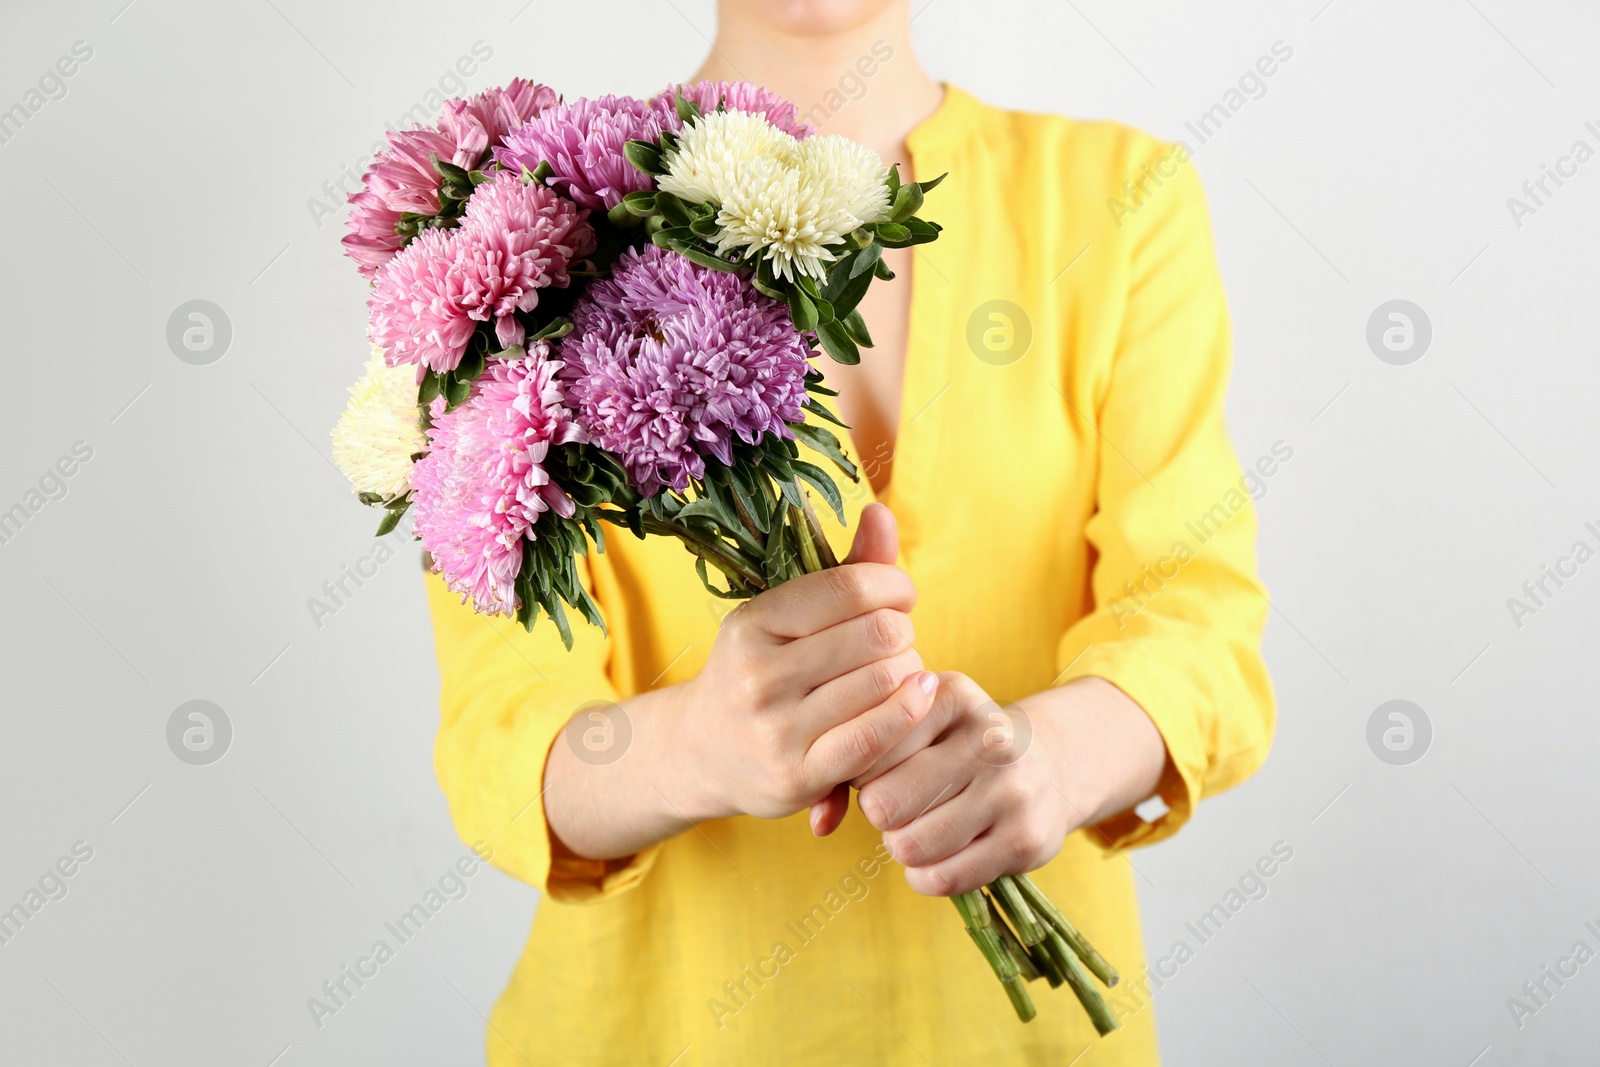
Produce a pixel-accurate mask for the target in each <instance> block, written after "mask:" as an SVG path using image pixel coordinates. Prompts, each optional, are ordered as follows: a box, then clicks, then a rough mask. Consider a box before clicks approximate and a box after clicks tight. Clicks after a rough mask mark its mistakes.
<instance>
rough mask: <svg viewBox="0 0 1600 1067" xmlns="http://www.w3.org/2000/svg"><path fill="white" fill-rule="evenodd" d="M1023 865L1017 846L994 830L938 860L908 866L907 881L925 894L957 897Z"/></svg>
mask: <svg viewBox="0 0 1600 1067" xmlns="http://www.w3.org/2000/svg"><path fill="white" fill-rule="evenodd" d="M891 851H892V850H891ZM895 858H896V859H898V858H899V857H898V856H896V857H895ZM1023 869H1024V866H1023V865H1022V863H1021V861H1020V859H1019V858H1018V855H1017V850H1016V846H1015V845H1014V844H1012V843H1011V842H1010V841H1009V840H1008V839H1007V838H1005V837H1004V836H1003V835H1001V834H999V833H997V832H995V831H993V830H991V831H989V832H988V833H985V834H983V835H982V836H980V837H978V838H976V839H974V840H973V841H972V842H971V843H969V844H968V845H967V846H966V847H965V848H963V849H961V850H960V851H958V852H956V853H954V854H953V855H951V856H948V857H946V858H945V859H942V860H940V861H938V862H936V863H933V864H929V865H927V866H924V867H907V868H906V884H908V885H909V886H911V888H912V889H914V890H916V891H917V892H918V893H921V894H923V895H924V896H930V897H953V896H957V895H959V894H961V893H970V892H972V891H973V890H974V889H978V888H981V887H982V886H986V885H988V884H989V883H990V882H992V881H994V880H995V879H996V878H998V877H1000V876H1001V875H1002V874H1016V873H1018V872H1019V871H1022V870H1023Z"/></svg>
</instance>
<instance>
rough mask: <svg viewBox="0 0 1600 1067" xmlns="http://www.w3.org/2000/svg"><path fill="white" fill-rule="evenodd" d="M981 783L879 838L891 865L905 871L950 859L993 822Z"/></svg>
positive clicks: (992, 809) (993, 816)
mask: <svg viewBox="0 0 1600 1067" xmlns="http://www.w3.org/2000/svg"><path fill="white" fill-rule="evenodd" d="M985 792H986V790H984V789H983V783H982V782H977V783H974V784H971V785H970V786H969V787H968V789H967V790H966V791H965V792H963V793H961V794H959V795H957V796H955V797H953V798H952V799H950V800H947V801H945V802H943V803H941V804H938V805H936V806H935V807H933V808H932V809H931V810H929V811H928V812H926V813H925V814H923V815H920V816H917V817H916V818H913V819H912V820H911V821H910V822H909V823H907V824H906V825H905V826H902V827H900V829H898V830H890V831H889V832H888V833H886V834H884V835H883V843H884V845H886V846H887V847H888V849H889V855H891V856H893V857H894V858H895V862H897V863H900V864H902V865H904V866H905V867H907V868H912V867H930V866H933V865H935V864H937V863H940V862H942V861H944V860H947V859H949V858H950V857H951V856H954V855H955V854H956V853H957V852H960V851H961V850H962V849H964V848H966V847H967V846H968V845H969V844H971V843H972V840H973V839H974V838H976V837H977V836H978V835H979V834H981V833H983V832H984V831H985V830H987V829H989V827H991V826H993V825H994V823H995V814H996V813H995V810H994V807H993V806H992V805H991V804H988V803H986V802H985V799H986V798H985V797H984V795H983V794H984V793H985Z"/></svg>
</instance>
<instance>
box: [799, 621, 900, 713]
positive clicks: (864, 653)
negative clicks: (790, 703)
mask: <svg viewBox="0 0 1600 1067" xmlns="http://www.w3.org/2000/svg"><path fill="white" fill-rule="evenodd" d="M916 639H917V632H916V628H915V627H914V626H912V625H911V616H909V615H907V614H906V613H905V612H902V611H895V610H894V609H892V608H878V609H877V610H875V611H869V612H867V613H866V614H865V615H858V616H856V617H855V618H853V619H847V620H845V621H844V622H841V623H838V624H837V625H834V626H830V627H828V628H827V629H826V630H823V631H822V632H821V633H816V634H812V635H811V636H810V637H802V638H801V639H800V640H798V641H791V642H789V643H788V644H786V645H784V646H783V647H782V648H776V649H773V650H772V651H771V653H769V655H770V657H771V659H770V664H771V670H772V672H773V674H774V676H776V677H781V678H783V679H784V681H785V684H787V685H790V686H793V687H795V689H796V690H797V691H798V693H799V694H800V697H801V699H804V698H805V696H806V695H808V694H810V693H811V692H812V691H814V690H816V689H819V688H821V687H822V686H825V685H827V684H829V683H830V682H833V681H835V680H836V679H838V678H841V677H843V676H844V675H847V674H849V673H851V672H852V671H855V670H857V669H858V668H861V667H867V666H870V665H872V664H874V663H877V662H878V661H880V660H889V659H893V658H895V657H896V656H899V655H901V654H902V653H904V652H907V651H909V650H910V649H911V646H912V644H913V643H914V642H915V641H916ZM882 700H883V697H879V698H878V699H877V700H873V701H870V702H868V703H866V704H858V705H856V707H855V710H856V711H862V710H864V709H866V708H869V707H872V706H873V705H874V704H878V703H881V702H882Z"/></svg>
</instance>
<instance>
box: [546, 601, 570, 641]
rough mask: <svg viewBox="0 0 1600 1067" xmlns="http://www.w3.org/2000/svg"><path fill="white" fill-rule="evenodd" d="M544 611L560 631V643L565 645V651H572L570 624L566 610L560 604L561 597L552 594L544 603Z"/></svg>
mask: <svg viewBox="0 0 1600 1067" xmlns="http://www.w3.org/2000/svg"><path fill="white" fill-rule="evenodd" d="M545 611H546V612H548V613H549V615H550V618H551V619H552V620H553V621H554V622H555V624H556V629H557V630H559V631H560V632H561V643H562V644H563V645H566V646H567V651H568V652H571V651H572V625H571V624H570V623H568V622H567V611H566V609H565V608H563V607H562V606H561V598H560V597H555V596H552V597H550V598H549V602H548V603H547V604H545Z"/></svg>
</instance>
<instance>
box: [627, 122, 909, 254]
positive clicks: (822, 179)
mask: <svg viewBox="0 0 1600 1067" xmlns="http://www.w3.org/2000/svg"><path fill="white" fill-rule="evenodd" d="M662 162H663V164H664V165H665V168H666V173H665V174H663V175H662V176H661V177H660V179H659V180H658V181H657V184H658V185H659V187H660V188H661V189H663V190H665V191H666V192H669V193H672V194H673V195H675V196H678V197H681V198H682V199H684V200H687V201H689V202H691V203H707V202H709V203H715V204H717V205H719V211H718V213H717V225H718V226H719V227H720V228H721V230H722V232H721V233H720V234H719V235H718V236H717V239H716V244H717V250H718V251H719V252H727V251H729V250H731V249H736V248H748V249H757V250H760V251H763V252H765V254H766V256H767V258H769V259H770V260H771V261H772V270H773V273H774V274H775V275H777V276H778V277H780V278H789V279H793V278H795V277H797V276H798V275H801V274H809V275H811V276H812V277H814V278H821V277H823V276H824V275H825V274H826V273H827V266H826V264H827V263H829V262H832V261H833V260H834V259H835V258H836V257H835V255H834V253H833V252H832V251H830V249H829V246H830V245H837V244H839V243H840V242H841V241H843V240H844V238H845V237H846V236H847V235H849V234H850V233H852V232H854V231H855V230H857V229H860V228H861V227H862V226H864V225H866V224H867V223H871V222H882V221H883V220H885V219H887V218H888V217H889V189H888V186H887V185H886V184H885V183H884V166H883V160H882V159H880V158H879V156H878V154H877V153H876V152H874V151H872V149H870V148H867V147H865V146H864V145H860V144H857V143H856V142H854V141H852V140H850V139H848V138H845V137H835V136H829V137H810V138H807V139H806V140H804V141H800V140H796V139H795V138H794V137H792V136H790V135H789V134H788V133H786V132H784V131H783V130H780V129H779V128H777V127H776V126H774V125H772V124H771V123H770V122H768V121H767V120H766V118H765V117H764V116H761V115H756V114H752V113H750V112H746V111H714V112H709V113H707V114H705V115H702V116H701V117H700V118H698V119H696V120H695V121H694V122H692V123H690V124H688V125H687V126H685V127H684V128H683V131H682V132H681V133H679V134H678V144H677V147H676V148H675V149H673V150H671V151H669V152H667V153H666V155H665V156H664V157H663V160H662Z"/></svg>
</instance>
